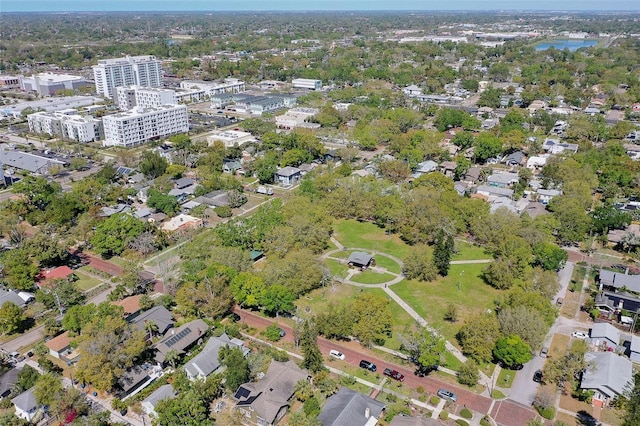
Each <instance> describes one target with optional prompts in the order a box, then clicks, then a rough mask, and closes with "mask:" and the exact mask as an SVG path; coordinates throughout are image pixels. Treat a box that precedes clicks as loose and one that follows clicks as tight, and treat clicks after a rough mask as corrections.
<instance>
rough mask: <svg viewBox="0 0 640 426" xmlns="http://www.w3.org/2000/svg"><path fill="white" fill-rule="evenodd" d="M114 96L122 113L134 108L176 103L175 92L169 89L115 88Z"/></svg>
mask: <svg viewBox="0 0 640 426" xmlns="http://www.w3.org/2000/svg"><path fill="white" fill-rule="evenodd" d="M116 94H117V97H116V103H117V104H118V107H119V108H120V109H121V110H123V111H128V110H130V109H132V108H134V107H136V106H138V107H141V108H154V107H157V106H160V105H174V104H177V103H178V101H177V99H176V92H175V91H173V90H171V89H160V88H157V87H142V86H126V87H116Z"/></svg>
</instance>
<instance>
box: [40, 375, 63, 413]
mask: <svg viewBox="0 0 640 426" xmlns="http://www.w3.org/2000/svg"><path fill="white" fill-rule="evenodd" d="M62 392H63V387H62V380H60V376H57V375H55V374H53V373H46V374H43V375H42V376H40V377H39V378H38V381H37V382H36V386H35V388H34V390H33V394H34V396H35V397H36V401H38V403H39V404H41V405H48V406H53V405H54V404H55V403H56V402H57V400H58V399H60V397H61V395H62Z"/></svg>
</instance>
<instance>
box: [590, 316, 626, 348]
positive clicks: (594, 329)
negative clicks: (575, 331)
mask: <svg viewBox="0 0 640 426" xmlns="http://www.w3.org/2000/svg"><path fill="white" fill-rule="evenodd" d="M589 337H591V343H593V344H594V345H596V346H603V345H606V346H607V348H613V349H616V348H617V347H618V345H619V344H620V330H618V329H617V328H615V327H614V326H612V325H611V324H609V323H606V322H599V323H595V324H593V325H592V326H591V330H590V331H589Z"/></svg>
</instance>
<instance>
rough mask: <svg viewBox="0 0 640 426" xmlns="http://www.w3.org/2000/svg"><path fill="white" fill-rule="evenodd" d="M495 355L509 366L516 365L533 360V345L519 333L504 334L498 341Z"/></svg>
mask: <svg viewBox="0 0 640 426" xmlns="http://www.w3.org/2000/svg"><path fill="white" fill-rule="evenodd" d="M493 355H494V356H495V357H496V358H497V359H498V360H499V361H502V362H503V363H504V364H505V365H506V366H507V367H516V366H518V365H522V364H525V363H527V362H529V361H530V360H531V358H532V357H533V355H531V347H530V346H529V345H528V344H527V343H526V342H524V341H523V340H522V338H521V337H520V336H518V335H517V334H512V335H510V336H504V337H501V338H499V339H498V340H497V341H496V346H495V348H493Z"/></svg>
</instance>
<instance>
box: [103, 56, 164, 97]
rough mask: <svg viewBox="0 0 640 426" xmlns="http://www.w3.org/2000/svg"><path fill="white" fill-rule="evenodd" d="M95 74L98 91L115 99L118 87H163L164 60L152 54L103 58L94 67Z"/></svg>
mask: <svg viewBox="0 0 640 426" xmlns="http://www.w3.org/2000/svg"><path fill="white" fill-rule="evenodd" d="M93 76H94V78H95V81H96V92H98V93H99V94H100V95H102V96H104V97H106V98H109V99H113V98H114V97H115V96H116V92H115V88H116V87H122V86H132V85H137V86H144V87H161V86H162V62H160V61H159V60H158V59H156V57H155V56H152V55H147V56H127V57H125V58H116V59H103V60H100V61H98V65H95V66H94V67H93Z"/></svg>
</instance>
